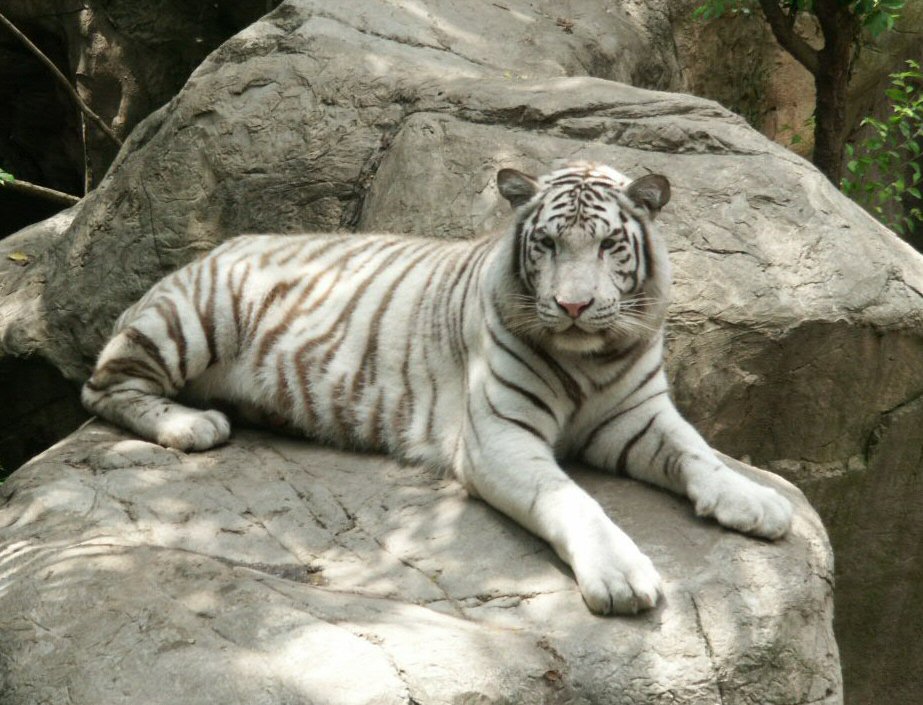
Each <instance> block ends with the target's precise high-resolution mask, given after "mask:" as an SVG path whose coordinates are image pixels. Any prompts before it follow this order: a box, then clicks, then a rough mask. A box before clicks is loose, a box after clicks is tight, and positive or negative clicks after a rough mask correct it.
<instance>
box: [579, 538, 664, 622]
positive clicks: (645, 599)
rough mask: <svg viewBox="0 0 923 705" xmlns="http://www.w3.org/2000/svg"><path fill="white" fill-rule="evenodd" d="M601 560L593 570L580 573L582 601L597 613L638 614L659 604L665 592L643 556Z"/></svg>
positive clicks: (651, 564) (647, 560)
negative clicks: (612, 560) (614, 561)
mask: <svg viewBox="0 0 923 705" xmlns="http://www.w3.org/2000/svg"><path fill="white" fill-rule="evenodd" d="M618 563H619V564H621V568H620V567H618V566H617V565H615V564H613V563H612V562H608V561H605V562H604V561H602V560H600V561H599V565H597V566H595V569H594V570H587V569H586V568H584V569H582V570H579V572H577V582H578V584H579V585H580V591H581V592H582V593H583V599H584V601H585V602H586V604H587V607H589V608H590V611H592V612H595V613H596V614H637V613H638V612H640V611H642V610H648V609H651V608H652V607H654V606H655V605H656V604H657V601H658V600H659V599H660V595H661V594H662V593H663V589H662V587H661V581H660V574H659V573H658V572H657V569H656V568H654V564H653V563H651V560H650V559H649V558H648V557H647V556H645V555H644V554H643V553H640V552H639V553H638V554H637V555H636V556H634V557H632V558H631V559H630V560H620V561H618Z"/></svg>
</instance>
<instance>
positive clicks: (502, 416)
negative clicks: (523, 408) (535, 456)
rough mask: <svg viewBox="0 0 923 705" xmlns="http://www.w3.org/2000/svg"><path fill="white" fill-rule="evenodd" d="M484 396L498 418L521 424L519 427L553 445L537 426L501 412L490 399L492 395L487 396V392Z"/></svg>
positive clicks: (517, 424)
mask: <svg viewBox="0 0 923 705" xmlns="http://www.w3.org/2000/svg"><path fill="white" fill-rule="evenodd" d="M484 398H485V399H486V400H487V406H489V407H490V411H491V413H493V415H494V416H496V417H497V418H498V419H503V420H504V421H507V422H509V423H511V424H515V425H516V426H519V428H521V429H523V430H524V431H528V432H529V433H531V434H532V435H533V436H535V437H536V438H538V439H539V440H541V441H542V442H544V443H545V444H547V445H551V443H550V442H549V441H548V439H547V438H545V436H543V435H542V433H541V431H539V430H538V429H537V428H535V427H534V426H532V425H531V424H528V423H526V422H525V421H522V420H520V419H516V418H513V417H512V416H507V415H506V414H501V413H500V411H499V410H498V409H497V407H496V406H494V403H493V402H492V401H491V400H490V397H489V396H487V394H485V395H484Z"/></svg>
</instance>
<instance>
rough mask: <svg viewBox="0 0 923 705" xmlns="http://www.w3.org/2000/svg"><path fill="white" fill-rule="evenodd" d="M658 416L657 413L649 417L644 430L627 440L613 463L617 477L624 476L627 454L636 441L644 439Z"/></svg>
mask: <svg viewBox="0 0 923 705" xmlns="http://www.w3.org/2000/svg"><path fill="white" fill-rule="evenodd" d="M658 415H659V412H658V413H657V414H654V415H653V416H651V418H650V420H649V421H648V422H647V424H646V425H645V426H644V428H642V429H641V430H640V431H638V432H637V433H636V434H635V435H634V436H632V437H631V438H630V439H629V440H628V443H626V444H625V447H624V448H622V452H621V453H620V454H619V459H618V461H616V463H615V471H616V472H617V473H618V474H619V475H624V474H625V470H626V468H627V466H628V454H629V453H630V452H631V449H632V448H634V446H635V444H636V443H637V442H638V441H640V440H641V438H643V437H644V434H646V433H647V432H648V431H650V430H651V426H653V425H654V421H655V420H656V419H657V416H658Z"/></svg>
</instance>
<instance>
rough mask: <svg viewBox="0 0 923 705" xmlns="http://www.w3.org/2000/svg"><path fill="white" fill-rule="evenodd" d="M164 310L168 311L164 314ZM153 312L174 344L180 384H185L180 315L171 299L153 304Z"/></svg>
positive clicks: (183, 347)
mask: <svg viewBox="0 0 923 705" xmlns="http://www.w3.org/2000/svg"><path fill="white" fill-rule="evenodd" d="M164 308H167V309H168V311H167V312H164ZM154 310H155V311H156V312H157V314H158V315H159V316H160V317H161V318H162V319H163V322H164V323H165V324H166V326H167V335H168V336H170V340H172V341H173V342H174V343H175V344H176V356H177V358H178V359H179V377H180V382H181V383H182V382H185V381H186V373H187V371H188V368H187V362H186V352H187V350H186V346H187V343H186V335H185V333H183V324H182V323H181V321H180V313H179V309H178V308H177V306H176V302H175V301H173V299H168V298H164V299H161V300H160V301H158V302H157V303H156V304H154Z"/></svg>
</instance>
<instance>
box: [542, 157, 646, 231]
mask: <svg viewBox="0 0 923 705" xmlns="http://www.w3.org/2000/svg"><path fill="white" fill-rule="evenodd" d="M544 182H545V183H544V186H545V194H544V196H543V197H542V198H541V200H540V202H539V205H538V207H537V208H536V209H535V210H534V211H533V213H532V218H531V223H532V224H533V225H535V224H537V223H539V222H543V225H544V227H545V229H547V230H553V231H556V232H558V233H561V232H564V231H565V230H580V231H582V233H583V234H584V235H586V236H587V237H589V238H593V237H595V236H596V235H597V233H596V231H597V230H598V229H599V228H598V226H599V222H598V218H599V217H600V216H606V215H608V214H609V213H610V211H611V210H612V209H613V206H614V210H615V211H616V212H617V213H618V215H619V218H620V219H621V221H622V223H623V224H624V223H627V222H628V216H627V215H626V213H625V210H624V208H623V206H622V200H623V194H624V189H625V187H626V186H627V185H628V183H629V182H628V180H627V179H626V178H625V177H623V176H622V175H621V174H618V173H615V172H614V173H612V174H608V173H605V172H604V171H601V170H599V169H597V168H593V167H590V166H587V167H580V168H573V169H565V170H561V171H558V172H554V173H552V174H550V175H548V176H547V177H546V178H545V179H544ZM543 216H544V217H543ZM578 226H579V227H578Z"/></svg>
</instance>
